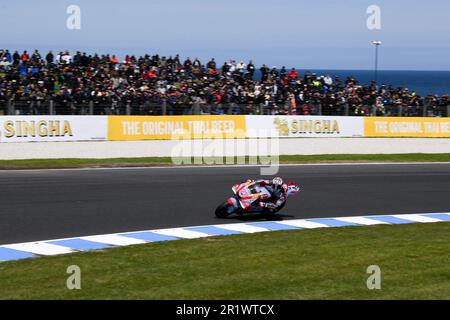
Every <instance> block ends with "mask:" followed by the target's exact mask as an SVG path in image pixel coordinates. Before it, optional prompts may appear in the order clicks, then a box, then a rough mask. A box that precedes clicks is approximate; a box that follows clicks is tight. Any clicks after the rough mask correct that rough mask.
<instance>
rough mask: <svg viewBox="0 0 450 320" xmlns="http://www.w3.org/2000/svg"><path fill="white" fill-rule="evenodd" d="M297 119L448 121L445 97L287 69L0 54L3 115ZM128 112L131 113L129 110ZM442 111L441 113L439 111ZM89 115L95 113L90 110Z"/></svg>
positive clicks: (60, 54)
mask: <svg viewBox="0 0 450 320" xmlns="http://www.w3.org/2000/svg"><path fill="white" fill-rule="evenodd" d="M50 101H52V103H53V105H54V107H55V110H56V113H57V114H87V112H88V111H87V110H88V109H87V106H91V108H92V109H91V110H93V113H94V114H125V113H132V114H149V115H150V114H168V115H172V114H272V115H276V114H280V115H284V114H297V115H315V114H322V115H357V116H360V115H379V116H382V115H397V114H398V110H399V109H401V110H402V111H401V114H402V115H404V116H415V115H416V116H417V115H424V114H423V110H424V107H425V110H428V111H427V112H428V113H429V114H427V115H433V116H440V115H444V116H445V115H447V114H446V112H447V111H446V110H447V106H448V105H450V99H449V96H448V95H443V96H431V95H430V96H426V97H420V96H419V95H418V94H417V93H416V92H414V91H409V90H408V89H407V88H394V87H392V86H389V85H381V86H377V85H376V83H375V82H372V83H370V84H368V85H361V84H359V83H358V81H357V79H354V78H353V77H350V76H349V77H347V78H346V79H339V78H338V77H334V78H333V77H331V76H330V75H317V74H314V73H310V72H304V73H303V72H302V74H300V73H299V72H298V71H297V69H295V68H289V69H287V68H286V67H284V66H283V67H282V68H280V69H279V68H277V67H270V68H269V67H268V66H267V65H265V64H263V65H262V66H261V67H259V68H258V67H257V66H255V65H254V64H253V62H252V61H251V60H250V61H249V62H248V63H245V62H244V61H242V60H241V61H239V62H238V61H236V60H230V61H228V62H225V63H223V64H222V65H218V64H217V63H216V61H215V59H214V58H211V59H210V60H209V61H207V62H202V61H200V60H199V59H198V58H195V59H190V58H189V57H187V58H186V59H181V57H180V56H179V55H175V56H169V57H164V56H160V55H157V54H155V55H144V56H140V57H136V56H133V55H127V56H126V57H125V58H124V59H123V60H119V58H118V57H117V56H115V55H110V54H106V55H98V54H95V55H88V54H86V53H84V52H83V53H82V52H76V53H75V54H73V55H71V54H70V53H69V52H68V51H61V52H58V53H53V52H52V51H49V52H48V53H46V54H45V55H41V53H40V52H39V51H38V50H34V51H33V52H27V51H24V52H18V51H14V52H10V51H9V50H6V49H4V50H0V113H1V112H2V113H8V112H9V111H8V110H11V106H13V107H14V112H19V113H20V114H47V113H48V112H49V111H48V110H49V109H48V105H49V102H50ZM127 107H128V109H127ZM443 110H445V111H443ZM91 112H92V111H91Z"/></svg>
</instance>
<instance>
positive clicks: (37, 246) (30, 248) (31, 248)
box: [2, 242, 76, 256]
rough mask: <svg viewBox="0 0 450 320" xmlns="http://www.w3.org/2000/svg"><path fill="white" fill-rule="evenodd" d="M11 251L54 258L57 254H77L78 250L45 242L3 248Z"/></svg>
mask: <svg viewBox="0 0 450 320" xmlns="http://www.w3.org/2000/svg"><path fill="white" fill-rule="evenodd" d="M2 247H5V248H9V249H14V250H19V251H26V252H30V253H33V254H38V255H43V256H52V255H55V254H65V253H72V252H76V250H73V249H70V248H68V247H63V246H59V245H56V244H51V243H45V242H34V243H32V242H28V243H19V244H11V245H5V246H2Z"/></svg>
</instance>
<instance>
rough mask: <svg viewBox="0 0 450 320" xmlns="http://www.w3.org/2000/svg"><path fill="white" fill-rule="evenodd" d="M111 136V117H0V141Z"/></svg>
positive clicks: (79, 139) (38, 140) (42, 140)
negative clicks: (109, 134)
mask: <svg viewBox="0 0 450 320" xmlns="http://www.w3.org/2000/svg"><path fill="white" fill-rule="evenodd" d="M107 139H108V117H107V116H0V143H1V142H44V141H92V140H107Z"/></svg>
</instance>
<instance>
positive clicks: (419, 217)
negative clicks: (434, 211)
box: [392, 214, 442, 223]
mask: <svg viewBox="0 0 450 320" xmlns="http://www.w3.org/2000/svg"><path fill="white" fill-rule="evenodd" d="M392 216H393V217H396V218H400V219H406V220H411V221H415V222H423V223H430V222H441V221H442V220H440V219H436V218H432V217H426V216H422V215H420V214H394V215H392Z"/></svg>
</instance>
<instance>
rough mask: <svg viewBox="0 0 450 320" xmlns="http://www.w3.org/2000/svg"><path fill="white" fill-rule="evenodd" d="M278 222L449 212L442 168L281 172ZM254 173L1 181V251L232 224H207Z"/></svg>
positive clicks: (97, 173) (449, 176) (449, 185)
mask: <svg viewBox="0 0 450 320" xmlns="http://www.w3.org/2000/svg"><path fill="white" fill-rule="evenodd" d="M279 175H280V176H282V177H283V178H284V179H285V180H286V181H296V182H298V183H300V184H301V185H302V186H303V187H304V191H303V192H302V193H300V194H298V195H296V196H294V197H292V198H290V199H289V201H288V203H287V205H286V207H285V208H284V209H283V211H282V212H281V213H282V214H283V215H284V219H299V218H312V217H337V216H351V215H371V214H401V213H429V212H448V211H450V193H449V191H450V164H433V165H430V164H414V165H410V164H403V165H393V164H388V165H327V166H320V165H313V166H311V165H308V166H283V167H281V168H280V173H279ZM260 177H261V176H260V168H258V167H228V168H224V167H219V168H179V167H178V168H135V169H86V170H28V171H1V172H0V244H9V243H17V242H26V241H36V240H48V239H57V238H65V237H74V236H88V235H96V234H104V233H115V232H125V231H138V230H148V229H156V228H169V227H181V226H196V225H207V224H218V223H233V222H240V221H239V220H236V219H233V220H220V219H217V218H215V216H214V210H215V208H216V207H217V205H219V204H220V203H221V202H222V201H225V200H226V199H227V197H228V196H229V195H231V186H232V185H233V184H234V183H237V182H240V181H245V180H246V179H248V178H255V179H257V178H260Z"/></svg>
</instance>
